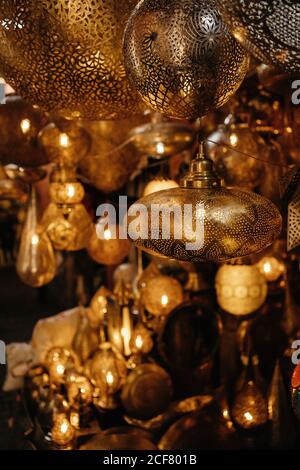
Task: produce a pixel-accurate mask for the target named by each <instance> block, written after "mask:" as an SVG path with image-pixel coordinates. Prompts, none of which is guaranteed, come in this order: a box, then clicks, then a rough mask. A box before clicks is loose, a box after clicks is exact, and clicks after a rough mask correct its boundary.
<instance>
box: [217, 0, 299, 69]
mask: <svg viewBox="0 0 300 470" xmlns="http://www.w3.org/2000/svg"><path fill="white" fill-rule="evenodd" d="M218 4H219V6H220V9H221V12H222V13H223V14H224V18H225V20H226V21H227V22H228V24H229V25H230V28H231V31H232V33H233V35H234V36H235V37H236V39H237V40H238V41H240V43H241V44H242V45H243V46H244V47H245V48H246V49H247V50H248V51H249V52H251V54H253V55H254V56H255V57H256V58H258V59H259V60H260V61H261V62H263V63H265V64H270V65H274V66H275V67H277V68H281V69H284V70H286V71H287V72H299V70H300V58H299V57H300V54H299V53H300V35H299V32H300V29H299V20H300V5H299V3H298V2H295V1H287V0H269V1H268V2H261V1H259V0H256V1H254V2H248V1H245V0H225V1H223V0H222V1H221V0H220V1H218Z"/></svg>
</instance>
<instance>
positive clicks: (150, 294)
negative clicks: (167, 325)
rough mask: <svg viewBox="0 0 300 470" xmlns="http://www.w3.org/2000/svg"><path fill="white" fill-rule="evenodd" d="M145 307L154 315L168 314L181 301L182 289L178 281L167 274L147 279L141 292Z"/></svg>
mask: <svg viewBox="0 0 300 470" xmlns="http://www.w3.org/2000/svg"><path fill="white" fill-rule="evenodd" d="M141 295H142V302H143V304H144V306H145V309H146V310H147V311H148V312H149V313H151V315H155V316H165V315H168V314H169V313H170V312H171V311H172V310H173V309H174V308H175V307H177V306H178V305H180V304H181V303H182V302H183V289H182V287H181V285H180V284H179V282H178V281H177V280H176V279H174V278H172V277H169V276H161V275H160V276H156V277H154V278H152V279H149V281H148V282H147V284H146V286H145V288H144V289H143V290H142V292H141Z"/></svg>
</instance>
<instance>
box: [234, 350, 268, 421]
mask: <svg viewBox="0 0 300 470" xmlns="http://www.w3.org/2000/svg"><path fill="white" fill-rule="evenodd" d="M254 359H255V358H253V359H252V358H251V357H249V359H248V358H247V363H246V365H245V369H244V371H243V372H242V374H241V376H240V378H239V380H238V382H237V384H236V389H237V390H236V395H235V397H234V399H233V403H232V406H231V410H230V411H231V416H232V419H233V421H234V422H235V424H236V425H238V426H239V427H240V428H242V429H244V430H252V429H256V428H258V427H260V426H263V425H264V424H266V423H267V421H268V418H269V416H268V404H267V400H266V397H265V396H264V392H263V387H262V383H261V377H260V375H258V369H257V366H256V365H255V364H254ZM252 361H253V362H252Z"/></svg>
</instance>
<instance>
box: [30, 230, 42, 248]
mask: <svg viewBox="0 0 300 470" xmlns="http://www.w3.org/2000/svg"><path fill="white" fill-rule="evenodd" d="M39 241H40V237H39V236H38V234H37V233H34V234H33V235H32V237H31V245H33V246H36V245H38V243H39Z"/></svg>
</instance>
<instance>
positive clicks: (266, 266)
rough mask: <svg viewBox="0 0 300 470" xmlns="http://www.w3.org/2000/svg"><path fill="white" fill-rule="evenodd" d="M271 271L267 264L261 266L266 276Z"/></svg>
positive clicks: (269, 265)
mask: <svg viewBox="0 0 300 470" xmlns="http://www.w3.org/2000/svg"><path fill="white" fill-rule="evenodd" d="M271 269H272V267H271V264H270V263H268V262H266V263H264V265H263V271H264V273H266V274H268V273H270V272H271Z"/></svg>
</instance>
